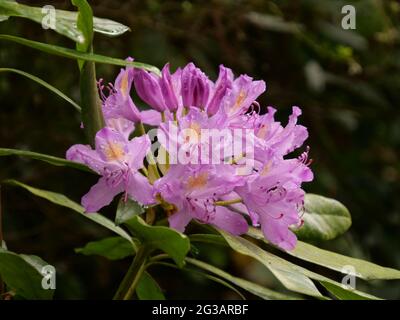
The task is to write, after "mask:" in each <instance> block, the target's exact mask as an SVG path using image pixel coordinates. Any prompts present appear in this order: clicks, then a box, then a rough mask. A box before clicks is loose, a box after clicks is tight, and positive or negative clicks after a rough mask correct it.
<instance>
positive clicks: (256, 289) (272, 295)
mask: <svg viewBox="0 0 400 320" xmlns="http://www.w3.org/2000/svg"><path fill="white" fill-rule="evenodd" d="M185 260H186V261H187V262H188V263H190V264H192V265H194V266H196V267H198V268H200V269H203V270H205V271H207V272H210V273H212V274H215V275H216V276H218V277H220V278H223V279H225V280H227V281H229V282H231V283H233V284H235V285H237V286H238V287H240V288H242V289H245V290H246V291H248V292H250V293H252V294H254V295H256V296H258V297H260V298H263V299H266V300H294V299H297V298H296V297H294V296H290V295H286V294H283V293H279V292H276V291H273V290H271V289H268V288H265V287H263V286H260V285H259V284H257V283H254V282H250V281H248V280H245V279H242V278H238V277H235V276H232V275H231V274H229V273H227V272H225V271H223V270H221V269H219V268H217V267H214V266H213V265H210V264H208V263H206V262H203V261H200V260H197V259H193V258H186V259H185Z"/></svg>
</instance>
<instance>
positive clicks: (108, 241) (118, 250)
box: [75, 237, 135, 260]
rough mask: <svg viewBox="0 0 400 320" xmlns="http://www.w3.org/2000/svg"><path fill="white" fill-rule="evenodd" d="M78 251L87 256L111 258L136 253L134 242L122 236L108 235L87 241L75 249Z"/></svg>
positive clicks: (119, 257)
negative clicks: (81, 246)
mask: <svg viewBox="0 0 400 320" xmlns="http://www.w3.org/2000/svg"><path fill="white" fill-rule="evenodd" d="M75 252H76V253H81V254H84V255H87V256H90V255H99V256H102V257H105V258H107V259H110V260H120V259H123V258H126V257H129V256H132V255H134V253H135V250H134V248H133V247H132V242H130V241H128V240H126V239H125V238H122V237H108V238H104V239H101V240H99V241H92V242H89V243H87V244H86V245H85V246H84V247H83V248H77V249H75Z"/></svg>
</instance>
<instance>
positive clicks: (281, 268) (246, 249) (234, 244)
mask: <svg viewBox="0 0 400 320" xmlns="http://www.w3.org/2000/svg"><path fill="white" fill-rule="evenodd" d="M219 232H220V233H221V235H222V236H223V237H224V238H225V240H226V241H227V242H228V244H229V245H230V246H231V248H232V249H233V250H235V251H237V252H239V253H241V254H244V255H247V256H250V257H252V258H254V259H256V260H258V261H259V262H261V263H262V264H263V265H265V266H266V267H267V268H268V269H269V270H270V271H271V272H272V273H273V274H274V275H275V277H276V278H277V279H278V280H279V281H280V282H281V283H282V284H283V285H284V286H285V287H286V288H287V289H289V290H291V291H294V292H298V293H302V294H306V295H309V296H314V297H318V298H323V296H322V294H321V293H320V292H319V291H318V289H317V287H316V286H315V285H314V283H313V282H312V281H311V279H310V278H309V277H308V276H306V275H304V273H303V272H301V271H300V267H298V266H296V265H292V264H290V263H289V262H288V261H285V260H284V259H281V258H279V257H277V256H275V255H273V254H271V253H269V252H267V251H264V250H262V249H261V248H260V247H258V246H256V245H255V244H253V243H251V242H250V241H248V240H246V239H244V238H241V237H235V236H232V235H230V234H229V233H226V232H224V231H222V230H220V231H219Z"/></svg>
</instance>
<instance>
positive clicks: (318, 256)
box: [247, 228, 400, 280]
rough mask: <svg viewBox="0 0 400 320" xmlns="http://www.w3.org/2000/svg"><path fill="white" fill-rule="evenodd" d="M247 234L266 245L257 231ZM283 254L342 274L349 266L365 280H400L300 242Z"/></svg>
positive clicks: (394, 273) (393, 272) (388, 271)
mask: <svg viewBox="0 0 400 320" xmlns="http://www.w3.org/2000/svg"><path fill="white" fill-rule="evenodd" d="M247 234H248V235H249V236H251V237H253V238H255V239H258V240H262V241H264V242H265V243H268V241H266V240H265V238H264V236H263V234H262V232H261V231H260V230H259V229H255V228H249V231H248V233H247ZM285 252H286V253H287V254H290V255H292V256H294V257H297V258H299V259H302V260H304V261H308V262H311V263H315V264H317V265H320V266H323V267H326V268H329V269H332V270H335V271H339V272H342V273H344V274H347V273H346V271H345V270H346V267H349V266H350V267H352V268H354V271H355V276H357V277H359V278H362V279H365V280H390V279H400V271H399V270H396V269H392V268H386V267H382V266H379V265H377V264H374V263H371V262H368V261H364V260H361V259H356V258H352V257H347V256H344V255H341V254H339V253H335V252H331V251H328V250H324V249H320V248H318V247H316V246H313V245H311V244H308V243H305V242H302V241H298V242H297V245H296V248H295V249H294V250H291V251H285Z"/></svg>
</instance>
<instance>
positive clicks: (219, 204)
mask: <svg viewBox="0 0 400 320" xmlns="http://www.w3.org/2000/svg"><path fill="white" fill-rule="evenodd" d="M241 202H242V199H240V198H238V199H232V200H226V201H216V202H214V204H215V205H216V206H229V205H231V204H235V203H241Z"/></svg>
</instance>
